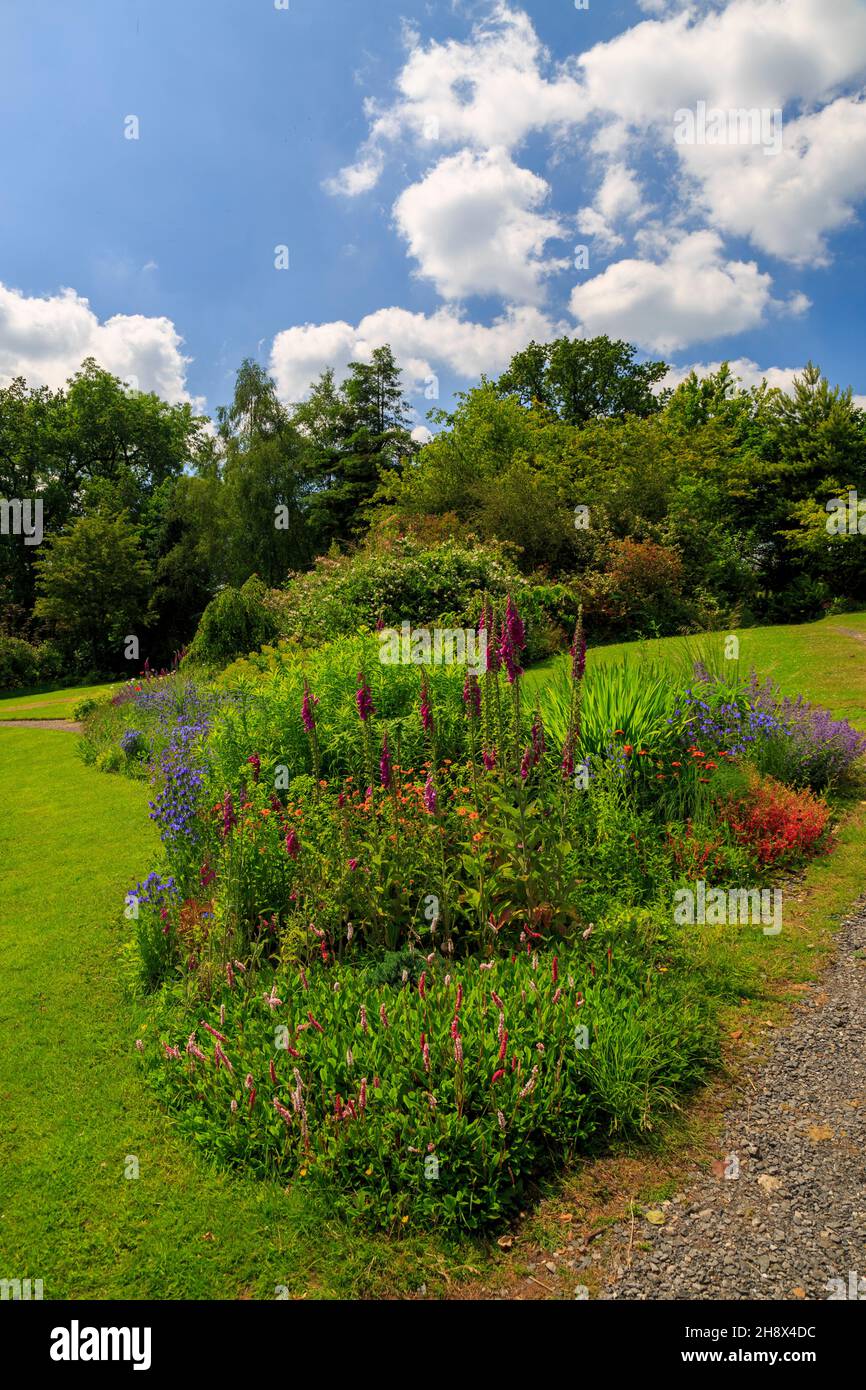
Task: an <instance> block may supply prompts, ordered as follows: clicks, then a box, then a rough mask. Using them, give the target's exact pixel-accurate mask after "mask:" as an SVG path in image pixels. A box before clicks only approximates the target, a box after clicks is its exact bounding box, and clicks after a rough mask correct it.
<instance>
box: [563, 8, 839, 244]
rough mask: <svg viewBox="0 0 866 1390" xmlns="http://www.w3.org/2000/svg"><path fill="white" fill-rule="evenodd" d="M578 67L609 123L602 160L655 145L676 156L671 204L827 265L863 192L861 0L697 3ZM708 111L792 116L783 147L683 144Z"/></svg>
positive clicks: (598, 50)
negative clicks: (690, 113) (686, 125)
mask: <svg viewBox="0 0 866 1390" xmlns="http://www.w3.org/2000/svg"><path fill="white" fill-rule="evenodd" d="M578 66H579V68H580V70H581V71H582V72H583V74H584V77H585V82H586V93H587V97H588V99H589V102H590V105H591V108H592V110H593V111H594V112H595V113H596V114H597V115H599V116H600V117H601V118H602V119H603V120H606V121H608V122H609V123H610V124H609V126H603V127H602V130H601V131H600V132H599V133H598V134H597V135H596V137H595V141H594V149H595V150H596V151H597V152H600V153H607V155H608V157H609V158H611V159H613V160H617V159H619V158H620V156H621V151H622V149H623V148H624V146H625V144H626V142H627V140H628V131H629V130H631V131H634V132H637V133H639V135H640V136H641V137H642V138H643V139H644V140H645V141H649V140H654V142H655V146H654V147H655V149H656V150H657V151H658V152H661V151H663V150H665V149H669V150H670V151H671V153H672V154H673V155H674V156H675V157H676V158H677V159H678V161H679V173H680V178H679V179H678V180H677V181H676V182H675V185H674V188H673V193H674V197H675V199H676V198H680V199H681V200H682V201H683V203H684V205H685V206H687V207H688V208H690V210H691V211H692V212H699V213H700V214H701V215H702V217H703V218H705V219H707V220H709V221H710V222H711V224H712V225H713V226H714V227H716V228H718V229H719V230H722V231H726V232H729V233H733V234H735V235H738V236H743V237H747V238H749V239H750V240H751V241H752V242H753V244H754V245H755V246H756V247H759V248H760V249H761V250H764V251H767V252H770V253H771V254H773V255H776V256H779V257H782V258H784V259H786V260H789V261H792V262H794V263H801V262H807V261H808V262H812V263H824V262H825V261H826V259H827V249H826V240H825V238H826V234H827V233H828V232H831V231H834V230H836V229H838V228H840V227H842V226H844V225H845V224H846V223H848V222H850V221H851V219H852V218H853V216H854V206H855V204H856V202H857V201H858V200H859V199H860V198H862V196H863V194H864V192H866V104H864V103H862V102H859V101H858V100H856V99H855V98H854V97H852V95H851V94H850V93H849V94H848V95H847V96H843V95H841V93H842V91H843V89H844V88H846V87H851V86H852V85H853V86H854V87H855V88H858V87H859V86H860V84H861V83H862V82H863V80H864V78H866V14H864V8H863V3H862V0H730V3H729V4H727V5H725V6H722V7H718V8H716V7H713V8H711V9H710V8H704V9H703V10H700V11H699V10H698V9H697V8H696V7H693V6H692V7H689V8H688V9H687V10H685V11H684V12H682V13H678V14H673V15H669V16H668V17H666V18H662V19H659V20H648V21H645V22H643V23H641V24H638V25H636V26H634V27H633V28H631V29H629V30H627V31H625V32H624V33H623V34H620V35H619V36H618V37H616V38H615V39H612V40H610V41H608V42H604V43H600V44H597V45H596V46H595V47H594V48H592V49H591V50H589V51H588V52H587V53H585V54H583V55H582V56H581V57H580V59H579V60H578ZM699 101H701V102H705V103H706V105H707V107H708V108H718V109H722V110H725V111H730V110H742V109H750V108H756V109H762V110H766V111H768V112H771V111H773V110H777V109H778V110H780V111H783V112H784V113H785V119H784V122H783V131H782V138H783V148H782V151H781V152H780V153H778V154H774V155H769V156H768V155H767V154H765V152H764V149H763V148H762V146H761V145H751V146H724V145H712V146H709V145H675V144H674V143H673V130H674V117H675V113H676V112H677V111H679V110H695V108H696V106H697V103H698V102H699ZM824 103H829V104H828V105H824ZM818 108H820V109H818Z"/></svg>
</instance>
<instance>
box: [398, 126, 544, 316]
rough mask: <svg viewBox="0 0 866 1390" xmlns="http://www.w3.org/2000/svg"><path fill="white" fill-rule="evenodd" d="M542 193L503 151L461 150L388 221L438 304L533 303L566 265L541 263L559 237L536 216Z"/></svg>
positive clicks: (409, 193) (412, 189)
mask: <svg viewBox="0 0 866 1390" xmlns="http://www.w3.org/2000/svg"><path fill="white" fill-rule="evenodd" d="M549 193H550V188H549V185H548V184H547V183H546V182H545V181H544V179H542V178H539V177H538V175H536V174H533V173H532V172H531V171H530V170H529V169H521V168H519V167H518V165H516V164H515V163H514V161H513V160H512V159H511V157H510V155H509V154H508V152H507V151H506V150H504V149H494V150H487V151H484V152H483V153H475V152H473V151H471V150H462V151H461V152H460V153H459V154H456V155H452V156H450V157H449V158H446V159H443V160H441V161H440V163H439V164H437V165H436V166H435V167H434V168H433V169H431V170H430V172H429V173H428V174H427V175H426V177H425V178H423V179H422V180H421V182H420V183H414V184H411V185H410V186H409V187H408V188H407V189H405V191H404V192H403V193H401V195H400V197H399V198H398V199H397V202H396V203H395V205H394V216H395V219H396V222H397V226H398V227H399V229H400V231H401V233H402V234H403V236H404V237H405V239H406V242H407V244H408V249H409V254H410V255H411V256H412V257H413V258H414V259H415V260H416V261H417V262H418V273H419V274H420V275H421V276H423V277H424V278H425V279H428V280H432V282H433V284H434V285H435V286H436V289H437V291H438V292H439V294H440V295H441V296H442V297H443V299H463V298H465V297H467V296H469V295H473V294H476V295H485V294H495V295H501V296H502V297H503V298H505V299H509V300H511V301H513V302H516V303H536V302H538V300H539V299H540V298H541V297H542V295H543V286H542V281H543V279H544V277H545V276H546V275H549V274H550V273H551V271H553V270H559V269H562V268H564V266H565V265H567V264H568V262H566V261H562V260H552V259H545V257H544V248H545V246H546V244H547V242H548V241H549V240H551V239H553V238H557V237H562V236H564V235H565V233H566V228H565V225H564V223H563V222H562V221H561V220H560V219H559V218H558V217H555V216H553V215H552V214H550V213H545V212H544V211H542V208H543V205H544V203H545V202H546V200H547V198H548V195H549Z"/></svg>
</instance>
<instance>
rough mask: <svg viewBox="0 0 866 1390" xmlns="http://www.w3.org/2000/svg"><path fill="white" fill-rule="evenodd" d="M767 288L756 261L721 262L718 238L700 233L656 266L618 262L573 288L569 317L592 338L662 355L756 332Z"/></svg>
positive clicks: (766, 302) (678, 244)
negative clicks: (605, 338) (604, 335)
mask: <svg viewBox="0 0 866 1390" xmlns="http://www.w3.org/2000/svg"><path fill="white" fill-rule="evenodd" d="M771 286H772V280H771V278H770V276H769V275H767V274H764V273H762V272H761V271H759V270H758V267H757V265H756V264H755V262H754V261H733V260H725V258H724V253H723V246H722V241H721V238H720V237H719V236H718V235H717V234H716V233H715V232H711V231H701V232H693V233H692V234H691V235H689V236H684V237H682V238H681V239H680V240H679V241H678V242H676V243H675V244H674V245H673V246H672V247H671V248H670V251H669V252H668V255H667V257H666V258H665V259H664V260H662V261H658V262H656V261H643V260H633V259H625V260H621V261H616V262H615V263H614V264H613V265H610V266H608V267H607V269H606V270H605V271H604V272H603V273H602V274H601V275H596V276H595V277H594V278H593V279H592V280H588V281H587V282H586V283H585V284H583V285H576V286H575V288H574V289H573V290H572V292H571V310H572V313H573V314H574V316H575V318H576V319H578V320H579V321H580V323H581V325H582V327H583V329H584V330H585V332H586V333H588V334H589V335H591V336H594V335H595V334H599V333H609V334H610V336H611V337H612V338H628V339H629V340H630V341H632V342H635V343H637V344H638V345H639V346H640V347H642V348H646V349H647V350H648V351H653V352H663V353H668V352H676V351H677V350H678V349H680V348H683V347H686V346H688V345H689V344H690V343H696V342H704V341H706V340H707V339H710V338H717V337H723V336H725V335H727V334H732V333H741V332H743V331H744V330H745V329H747V328H754V327H756V326H757V325H758V324H759V323H760V322H761V321H762V319H763V317H764V314H765V312H766V310H767V309H768V308H769V307H770V305H771V303H772V296H771V292H770V291H771Z"/></svg>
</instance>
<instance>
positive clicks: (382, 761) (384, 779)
mask: <svg viewBox="0 0 866 1390" xmlns="http://www.w3.org/2000/svg"><path fill="white" fill-rule="evenodd" d="M379 779H380V781H381V783H382V786H383V787H385V788H386V789H388V790H390V787H391V784H392V778H391V750H390V749H389V747H388V732H387V730H386V731H385V733H384V734H383V735H382V752H381V753H380V755H379Z"/></svg>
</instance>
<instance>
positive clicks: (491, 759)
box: [481, 748, 496, 772]
mask: <svg viewBox="0 0 866 1390" xmlns="http://www.w3.org/2000/svg"><path fill="white" fill-rule="evenodd" d="M481 760H482V762H483V763H484V766H485V768H486V769H487V771H488V772H492V771H493V769H494V768H495V766H496V749H495V748H483V749H482V750H481Z"/></svg>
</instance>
